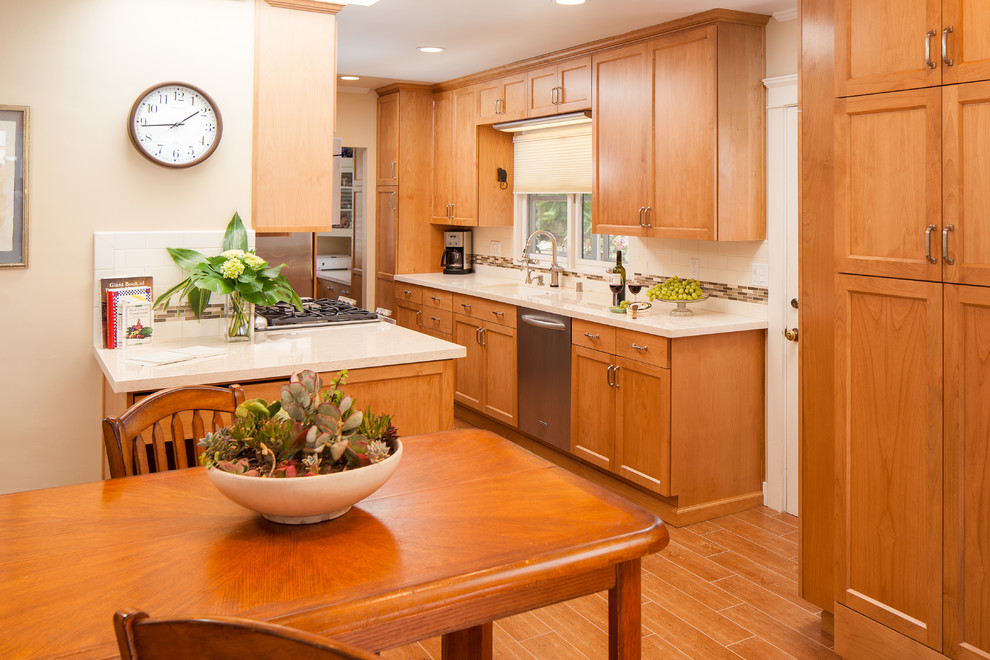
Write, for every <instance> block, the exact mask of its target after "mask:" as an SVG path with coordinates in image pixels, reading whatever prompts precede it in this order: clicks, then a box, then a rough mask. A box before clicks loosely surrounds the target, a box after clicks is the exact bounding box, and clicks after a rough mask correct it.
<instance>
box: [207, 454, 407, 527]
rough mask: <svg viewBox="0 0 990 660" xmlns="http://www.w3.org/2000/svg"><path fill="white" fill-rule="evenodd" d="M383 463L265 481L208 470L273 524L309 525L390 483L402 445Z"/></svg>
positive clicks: (241, 501) (342, 511)
mask: <svg viewBox="0 0 990 660" xmlns="http://www.w3.org/2000/svg"><path fill="white" fill-rule="evenodd" d="M395 442H396V445H397V446H396V449H395V452H394V453H393V454H392V455H391V456H389V457H388V458H386V459H385V460H384V461H381V462H380V463H375V464H373V465H367V466H365V467H362V468H357V469H355V470H347V471H345V472H335V473H333V474H321V475H317V476H315V477H292V478H290V479H262V478H260V477H245V476H244V475H240V474H232V473H230V472H224V471H223V470H217V469H214V468H212V467H211V468H207V470H206V474H208V475H209V477H210V481H212V482H213V485H214V486H216V487H217V490H219V491H220V492H221V493H223V494H224V495H226V496H227V497H228V498H229V499H231V500H233V501H234V502H237V503H238V504H240V505H241V506H243V507H245V508H248V509H251V510H252V511H257V512H258V513H260V514H261V515H262V516H264V517H265V518H267V519H268V520H271V521H272V522H277V523H283V524H286V525H305V524H307V523H316V522H322V521H324V520H330V519H332V518H336V517H338V516H342V515H344V514H345V513H347V511H348V510H349V509H350V508H351V507H352V506H353V505H354V504H357V503H358V502H360V501H361V500H363V499H364V498H366V497H368V496H369V495H371V494H372V493H374V492H375V491H376V490H378V489H379V488H381V487H382V485H383V484H384V483H385V482H386V481H388V480H389V477H391V476H392V474H393V473H394V472H395V469H396V468H397V467H398V466H399V461H400V460H401V459H402V442H400V441H399V440H398V439H396V441H395Z"/></svg>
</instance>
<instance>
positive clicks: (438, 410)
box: [103, 360, 454, 436]
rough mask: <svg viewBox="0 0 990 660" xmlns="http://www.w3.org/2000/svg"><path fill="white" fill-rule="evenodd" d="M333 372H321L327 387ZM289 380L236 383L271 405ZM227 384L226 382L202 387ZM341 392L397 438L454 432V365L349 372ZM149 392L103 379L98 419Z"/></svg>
mask: <svg viewBox="0 0 990 660" xmlns="http://www.w3.org/2000/svg"><path fill="white" fill-rule="evenodd" d="M337 373H339V372H336V371H330V372H320V378H322V379H323V384H324V386H326V385H327V384H329V382H330V380H331V379H333V378H335V377H336V376H337ZM288 380H289V379H288V378H278V379H273V380H258V381H244V380H240V381H237V382H238V384H240V386H241V388H242V389H243V390H244V396H245V398H247V399H255V398H260V399H265V400H266V401H275V400H277V399H278V398H279V397H280V393H281V389H282V385H283V384H285V383H287V382H288ZM204 384H211V385H222V386H227V385H230V384H231V383H226V382H218V383H204ZM344 389H345V391H346V392H347V394H348V396H351V397H353V398H354V399H355V401H356V405H357V407H358V408H359V409H361V410H367V409H368V408H369V407H370V408H371V409H372V410H374V411H375V412H376V413H388V414H390V415H392V424H393V425H394V426H395V428H397V429H398V430H399V434H400V435H402V436H407V435H419V434H421V433H432V432H433V431H445V430H449V429H452V428H454V403H453V398H454V397H453V392H454V366H453V363H452V361H451V360H441V361H434V362H417V363H413V364H398V365H390V366H386V367H367V368H362V369H348V370H347V380H346V382H345V384H344ZM153 393H154V391H153V390H151V391H141V392H127V393H121V394H118V393H115V392H114V391H113V390H112V389H111V388H110V386H109V385H108V384H107V383H106V381H104V396H103V403H104V408H103V415H104V416H108V415H120V414H121V413H123V412H124V411H125V410H127V408H129V407H130V406H131V405H133V404H134V403H136V402H138V401H140V400H141V399H143V398H144V397H146V396H148V395H150V394H153Z"/></svg>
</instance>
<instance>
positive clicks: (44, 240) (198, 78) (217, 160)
mask: <svg viewBox="0 0 990 660" xmlns="http://www.w3.org/2000/svg"><path fill="white" fill-rule="evenodd" d="M0 16H2V17H3V20H2V21H0V59H2V60H3V61H4V62H8V63H10V65H9V66H5V67H4V73H3V75H2V76H0V103H3V104H11V105H27V106H30V108H31V111H30V112H31V114H30V121H31V126H30V136H29V138H30V145H29V146H30V185H31V190H30V198H29V205H30V206H29V213H30V216H29V218H30V219H29V232H30V233H29V244H28V259H29V267H28V268H27V269H26V270H0V309H2V310H3V322H2V323H0V347H2V348H0V364H2V367H0V368H2V370H3V377H2V378H0V401H2V402H3V404H2V407H3V413H2V421H0V456H3V462H4V465H5V467H4V468H3V469H2V470H0V492H12V491H19V490H27V489H32V488H42V487H48V486H56V485H62V484H70V483H78V482H84V481H92V480H94V479H98V478H99V477H100V474H101V461H102V444H101V443H102V440H101V435H100V418H101V414H100V411H101V382H102V381H101V374H100V371H99V369H98V368H97V366H96V362H95V360H94V358H93V349H92V327H93V325H92V313H93V312H92V300H93V291H92V273H93V256H92V252H93V249H92V244H93V232H97V231H123V230H167V229H172V228H174V229H206V228H211V229H212V228H216V229H219V230H222V229H223V227H224V226H225V224H226V223H227V221H228V220H229V219H230V216H231V215H232V214H233V212H234V211H235V210H237V211H239V212H240V214H241V216H242V217H243V218H244V220H245V222H250V203H251V121H252V94H253V60H254V3H253V1H252V0H85V1H80V0H32V1H31V2H24V1H23V0H0ZM172 80H178V81H183V82H189V83H192V84H195V85H197V86H199V87H202V88H203V89H204V90H206V91H207V92H208V93H209V94H210V95H211V96H212V97H213V99H214V100H215V101H216V102H217V104H218V106H219V108H220V112H221V114H222V116H223V124H224V131H223V137H222V138H221V142H220V146H219V148H218V149H217V151H216V153H215V154H214V155H213V156H212V157H211V158H210V159H209V160H207V161H206V162H204V163H202V164H201V165H199V166H196V167H193V168H189V169H185V170H169V169H165V168H162V167H158V166H156V165H153V164H151V163H150V162H148V161H147V160H145V159H144V158H142V157H141V156H139V155H138V153H137V152H136V151H135V150H134V148H133V147H132V146H131V144H130V142H129V141H128V139H127V132H126V119H127V114H128V111H129V110H130V107H131V104H132V103H133V102H134V99H135V98H137V96H138V95H139V94H140V93H141V92H142V91H143V90H144V89H146V88H148V87H150V86H151V85H153V84H155V83H160V82H166V81H172Z"/></svg>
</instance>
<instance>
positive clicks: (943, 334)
mask: <svg viewBox="0 0 990 660" xmlns="http://www.w3.org/2000/svg"><path fill="white" fill-rule="evenodd" d="M836 283H837V293H838V300H837V311H838V315H837V325H836V327H837V334H836V394H837V396H836V428H837V429H839V430H840V435H839V437H838V438H837V439H836V453H835V456H836V484H837V491H836V497H837V500H836V504H837V506H836V526H835V530H836V547H835V557H836V561H837V570H836V581H837V584H836V590H835V593H836V601H837V607H836V629H835V647H836V651H837V652H839V653H841V654H843V655H845V656H847V657H853V658H855V657H876V658H895V657H896V658H901V657H937V655H936V654H935V653H934V652H936V651H937V652H940V653H944V654H945V655H947V656H949V657H952V658H959V659H970V658H987V657H990V533H988V530H990V439H988V438H990V408H988V406H987V401H988V400H990V332H988V331H987V329H988V328H990V289H988V288H984V287H972V286H960V285H948V284H946V285H943V284H939V283H932V282H913V281H906V280H895V279H888V278H878V277H860V276H839V277H838V278H837V280H836ZM926 654H928V655H926Z"/></svg>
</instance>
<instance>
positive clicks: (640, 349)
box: [632, 344, 650, 351]
mask: <svg viewBox="0 0 990 660" xmlns="http://www.w3.org/2000/svg"><path fill="white" fill-rule="evenodd" d="M632 347H633V348H635V349H636V350H637V351H648V350H650V348H649V346H640V345H638V344H633V345H632Z"/></svg>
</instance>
